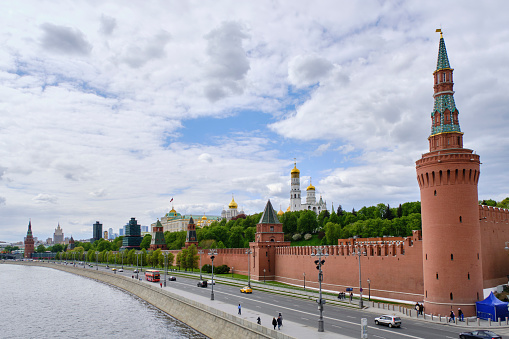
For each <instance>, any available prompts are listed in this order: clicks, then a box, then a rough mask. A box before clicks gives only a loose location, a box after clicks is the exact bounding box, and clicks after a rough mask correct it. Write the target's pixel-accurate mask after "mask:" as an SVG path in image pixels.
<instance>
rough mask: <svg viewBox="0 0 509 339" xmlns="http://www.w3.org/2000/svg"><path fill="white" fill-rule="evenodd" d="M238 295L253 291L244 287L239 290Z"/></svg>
mask: <svg viewBox="0 0 509 339" xmlns="http://www.w3.org/2000/svg"><path fill="white" fill-rule="evenodd" d="M240 293H253V290H252V289H251V287H249V286H246V287H244V288H241V289H240Z"/></svg>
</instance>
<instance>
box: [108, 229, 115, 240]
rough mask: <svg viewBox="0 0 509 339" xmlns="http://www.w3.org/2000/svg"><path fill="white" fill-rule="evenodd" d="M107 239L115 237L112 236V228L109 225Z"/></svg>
mask: <svg viewBox="0 0 509 339" xmlns="http://www.w3.org/2000/svg"><path fill="white" fill-rule="evenodd" d="M108 239H109V240H113V239H115V238H114V234H113V228H111V227H110V228H108Z"/></svg>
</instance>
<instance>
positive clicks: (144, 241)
mask: <svg viewBox="0 0 509 339" xmlns="http://www.w3.org/2000/svg"><path fill="white" fill-rule="evenodd" d="M151 241H152V235H151V234H145V236H144V237H143V239H142V240H141V244H140V247H141V248H143V249H145V250H147V249H148V248H149V247H150V242H151Z"/></svg>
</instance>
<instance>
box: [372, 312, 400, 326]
mask: <svg viewBox="0 0 509 339" xmlns="http://www.w3.org/2000/svg"><path fill="white" fill-rule="evenodd" d="M375 324H376V325H385V326H389V327H401V318H400V317H396V316H395V315H388V314H385V315H381V316H379V317H376V318H375Z"/></svg>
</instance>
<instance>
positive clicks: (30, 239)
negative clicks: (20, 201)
mask: <svg viewBox="0 0 509 339" xmlns="http://www.w3.org/2000/svg"><path fill="white" fill-rule="evenodd" d="M34 252H35V248H34V236H33V235H32V220H30V221H29V222H28V231H27V236H26V238H25V255H24V257H25V258H31V257H32V253H34Z"/></svg>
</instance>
